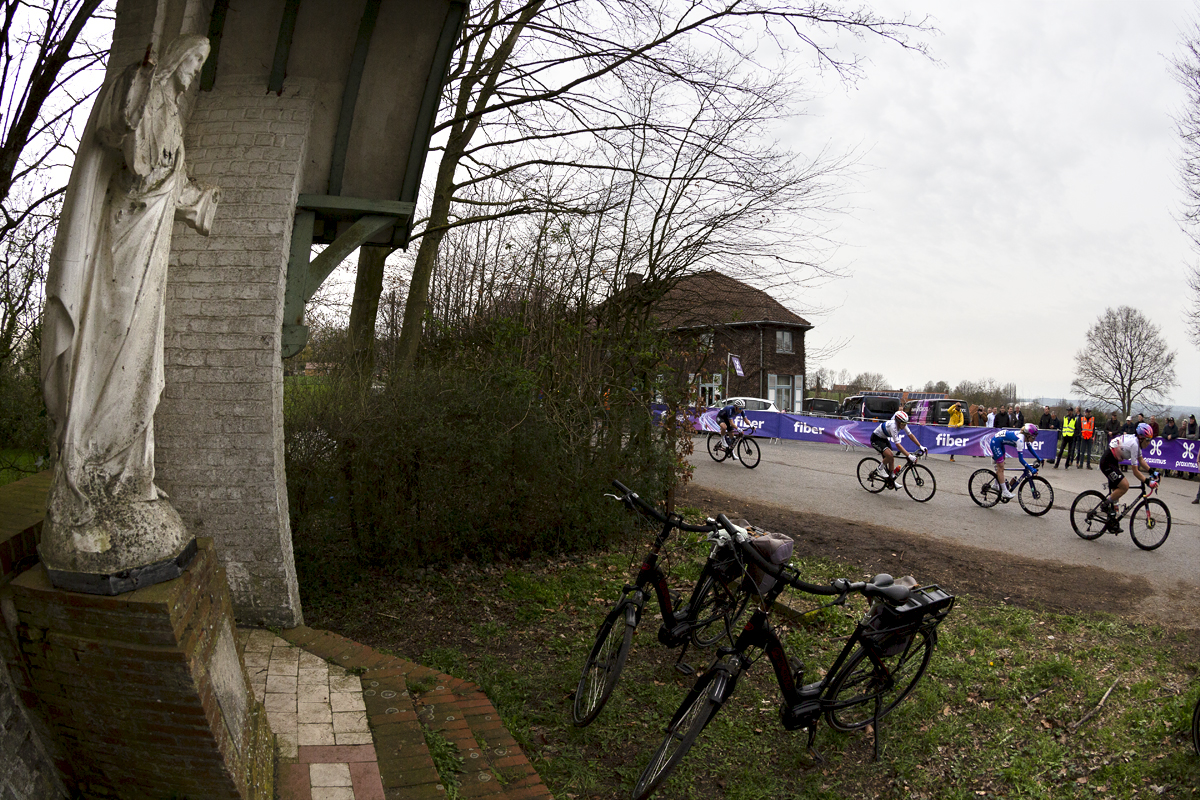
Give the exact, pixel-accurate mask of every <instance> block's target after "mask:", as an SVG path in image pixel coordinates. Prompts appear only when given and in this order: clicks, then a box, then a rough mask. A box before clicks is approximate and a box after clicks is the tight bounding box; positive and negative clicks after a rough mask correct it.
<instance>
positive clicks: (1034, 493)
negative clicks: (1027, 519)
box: [1017, 475, 1054, 517]
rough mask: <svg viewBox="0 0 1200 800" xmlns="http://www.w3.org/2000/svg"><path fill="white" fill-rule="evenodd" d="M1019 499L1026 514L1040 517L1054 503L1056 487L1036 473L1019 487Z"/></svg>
mask: <svg viewBox="0 0 1200 800" xmlns="http://www.w3.org/2000/svg"><path fill="white" fill-rule="evenodd" d="M1017 500H1019V501H1020V503H1021V508H1023V509H1025V513H1026V514H1029V515H1031V516H1034V517H1040V516H1042V515H1043V514H1045V513H1046V512H1047V511H1049V510H1050V506H1052V505H1054V487H1053V486H1051V485H1050V481H1048V480H1046V479H1045V478H1043V477H1041V476H1040V475H1034V476H1033V477H1031V478H1030V479H1029V480H1027V481H1022V482H1021V485H1020V487H1018V488H1017Z"/></svg>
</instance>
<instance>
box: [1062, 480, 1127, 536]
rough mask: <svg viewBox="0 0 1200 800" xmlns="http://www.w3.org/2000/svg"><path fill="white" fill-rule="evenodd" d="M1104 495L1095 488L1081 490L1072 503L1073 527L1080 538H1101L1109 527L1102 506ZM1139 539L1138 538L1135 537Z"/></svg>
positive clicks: (1106, 515)
mask: <svg viewBox="0 0 1200 800" xmlns="http://www.w3.org/2000/svg"><path fill="white" fill-rule="evenodd" d="M1102 502H1104V495H1102V494H1100V492H1097V491H1096V490H1095V489H1088V490H1087V491H1086V492H1081V493H1080V494H1079V496H1078V497H1076V498H1075V502H1073V503H1071V527H1072V528H1074V529H1075V533H1077V534H1079V536H1080V538H1082V539H1087V540H1088V541H1091V540H1092V539H1099V538H1100V536H1101V535H1102V534H1103V533H1104V531H1105V529H1106V528H1107V527H1108V514H1106V513H1105V512H1104V509H1102V508H1100V504H1101V503H1102ZM1134 541H1135V542H1136V541H1137V538H1136V537H1135V538H1134Z"/></svg>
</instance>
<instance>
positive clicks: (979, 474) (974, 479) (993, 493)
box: [967, 469, 1000, 508]
mask: <svg viewBox="0 0 1200 800" xmlns="http://www.w3.org/2000/svg"><path fill="white" fill-rule="evenodd" d="M967 491H968V492H970V493H971V499H972V500H974V501H975V504H976V505H979V506H982V507H983V508H991V507H992V506H994V505H996V503H999V502H1000V484H999V483H997V482H996V473H994V472H992V471H991V470H990V469H977V470H975V471H974V472H972V473H971V478H970V479H969V480H968V481H967Z"/></svg>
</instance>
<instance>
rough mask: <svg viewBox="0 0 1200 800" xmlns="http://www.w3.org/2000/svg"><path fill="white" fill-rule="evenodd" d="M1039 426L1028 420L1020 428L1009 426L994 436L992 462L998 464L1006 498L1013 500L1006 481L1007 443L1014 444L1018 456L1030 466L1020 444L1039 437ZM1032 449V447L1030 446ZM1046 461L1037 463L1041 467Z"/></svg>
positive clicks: (1001, 488) (1001, 492)
mask: <svg viewBox="0 0 1200 800" xmlns="http://www.w3.org/2000/svg"><path fill="white" fill-rule="evenodd" d="M1037 435H1038V426H1037V425H1034V424H1033V423H1032V422H1026V423H1025V424H1024V425H1022V426H1021V429H1020V430H1017V429H1015V428H1009V429H1008V430H1003V431H1000V432H999V433H997V434H996V435H995V436H993V437H992V441H991V446H992V462H993V463H994V464H995V466H996V480H997V481H998V482H999V483H1000V496H1001V497H1003V498H1004V499H1005V500H1012V499H1013V493H1012V490H1011V489H1009V488H1008V484H1007V483H1005V482H1004V448H1005V446H1007V445H1012V448H1013V449H1014V450H1016V451H1017V458H1019V459H1021V464H1022V466H1025V467H1028V466H1029V462H1028V461H1026V460H1025V454H1024V453H1022V452H1021V448H1020V447H1019V446H1018V444H1019V443H1020V442H1024V443H1025V446H1026V447H1028V446H1029V445H1031V444H1032V443H1033V440H1034V439H1036V438H1037ZM1030 449H1032V448H1030ZM1043 463H1044V462H1043V461H1042V459H1040V458H1039V459H1037V465H1038V466H1039V467H1040V466H1041V465H1042V464H1043Z"/></svg>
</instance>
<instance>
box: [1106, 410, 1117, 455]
mask: <svg viewBox="0 0 1200 800" xmlns="http://www.w3.org/2000/svg"><path fill="white" fill-rule="evenodd" d="M1120 432H1121V420H1119V419H1117V412H1115V411H1110V412H1109V414H1108V419H1107V420H1106V421H1105V422H1104V446H1106V447H1107V446H1108V443H1109V442H1110V441H1112V439H1113V437H1115V436H1116V435H1117V434H1118V433H1120Z"/></svg>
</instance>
